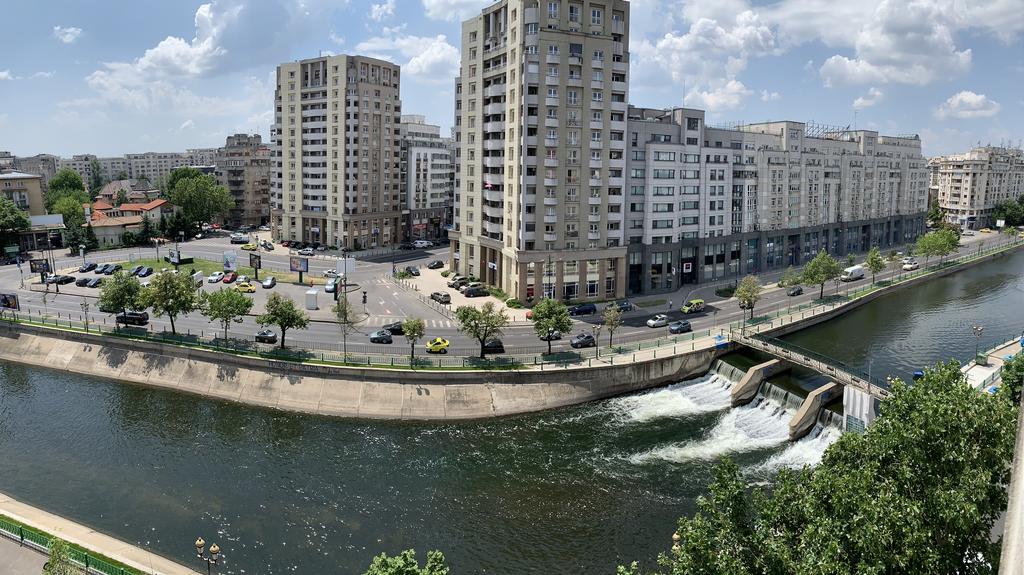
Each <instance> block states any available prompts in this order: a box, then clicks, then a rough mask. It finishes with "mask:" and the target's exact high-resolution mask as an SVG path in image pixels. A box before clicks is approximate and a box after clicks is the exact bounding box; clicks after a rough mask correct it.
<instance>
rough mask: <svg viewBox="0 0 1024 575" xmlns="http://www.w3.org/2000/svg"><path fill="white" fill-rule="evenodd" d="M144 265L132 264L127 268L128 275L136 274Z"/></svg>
mask: <svg viewBox="0 0 1024 575" xmlns="http://www.w3.org/2000/svg"><path fill="white" fill-rule="evenodd" d="M144 267H146V266H134V267H132V268H131V269H130V270H128V275H130V276H134V275H138V273H139V272H141V271H142V268H144Z"/></svg>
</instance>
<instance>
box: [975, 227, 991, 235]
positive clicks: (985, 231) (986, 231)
mask: <svg viewBox="0 0 1024 575" xmlns="http://www.w3.org/2000/svg"><path fill="white" fill-rule="evenodd" d="M978 231H979V232H981V233H983V234H991V233H992V230H991V229H990V228H981V229H980V230H978Z"/></svg>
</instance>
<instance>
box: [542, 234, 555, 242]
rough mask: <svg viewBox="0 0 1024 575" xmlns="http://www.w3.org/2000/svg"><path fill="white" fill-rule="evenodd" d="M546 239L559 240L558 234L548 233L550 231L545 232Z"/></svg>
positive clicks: (548, 240) (550, 240) (549, 240)
mask: <svg viewBox="0 0 1024 575" xmlns="http://www.w3.org/2000/svg"><path fill="white" fill-rule="evenodd" d="M544 241H546V242H557V241H558V234H548V233H545V234H544Z"/></svg>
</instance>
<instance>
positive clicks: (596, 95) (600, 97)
mask: <svg viewBox="0 0 1024 575" xmlns="http://www.w3.org/2000/svg"><path fill="white" fill-rule="evenodd" d="M590 100H591V101H593V102H601V101H604V92H602V91H600V90H594V91H593V92H591V93H590Z"/></svg>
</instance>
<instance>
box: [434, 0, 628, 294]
mask: <svg viewBox="0 0 1024 575" xmlns="http://www.w3.org/2000/svg"><path fill="white" fill-rule="evenodd" d="M628 33H629V3H628V2H626V1H624V0H602V1H591V0H561V1H550V2H538V1H537V0H501V1H499V2H495V3H494V4H492V5H491V6H489V7H487V8H484V9H483V10H482V11H481V13H480V14H479V15H478V16H475V17H473V18H471V19H469V20H467V21H465V22H463V24H462V62H461V70H460V82H461V90H459V91H458V94H457V98H458V99H459V101H458V102H457V103H456V109H457V113H458V118H457V120H456V122H457V128H458V129H459V131H460V140H461V141H460V142H459V145H460V149H461V156H460V158H459V160H460V162H461V164H462V165H461V169H460V172H459V175H458V178H459V189H458V190H457V191H456V198H457V200H456V206H455V208H456V212H457V214H458V217H457V219H456V222H455V229H453V230H452V231H451V232H449V237H450V238H451V239H452V245H451V258H452V264H453V267H454V268H455V269H457V270H458V272H459V273H462V274H466V275H472V276H477V277H479V278H480V279H481V280H482V281H484V282H486V283H488V284H490V285H495V286H498V287H500V288H502V289H503V290H505V291H506V292H508V293H509V294H512V295H513V296H514V297H517V298H519V299H521V300H523V301H532V300H533V299H535V298H539V297H542V296H550V297H557V298H565V299H569V300H576V299H583V300H585V299H607V298H613V297H622V296H623V295H625V293H626V245H625V242H624V235H623V227H622V205H623V203H624V196H623V188H624V186H625V179H624V172H625V169H626V160H625V151H626V112H627V102H628V99H629V89H628V85H629V84H628V82H629V77H628V76H629V52H628V49H627V48H628V46H629V38H628Z"/></svg>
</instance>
